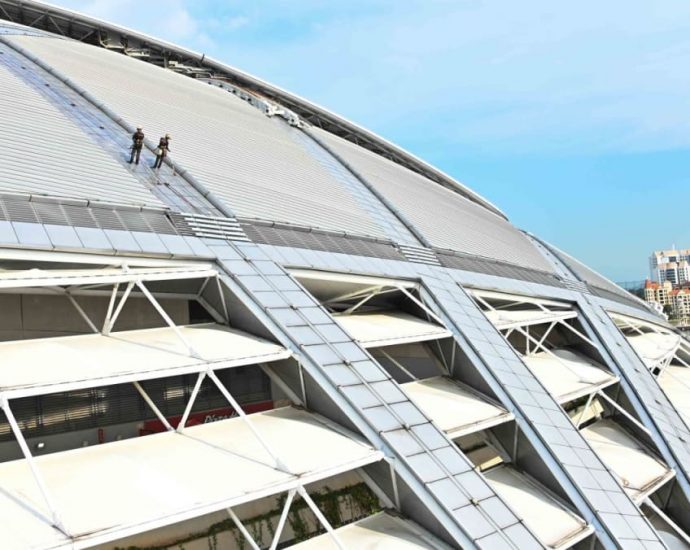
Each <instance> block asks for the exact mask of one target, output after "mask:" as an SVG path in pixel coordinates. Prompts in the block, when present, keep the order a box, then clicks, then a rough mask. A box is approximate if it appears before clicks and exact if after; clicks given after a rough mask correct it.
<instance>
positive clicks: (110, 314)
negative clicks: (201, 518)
mask: <svg viewBox="0 0 690 550" xmlns="http://www.w3.org/2000/svg"><path fill="white" fill-rule="evenodd" d="M200 278H201V279H202V280H203V282H202V283H201V284H200V286H199V290H198V291H197V294H196V298H197V299H198V300H200V301H202V297H201V296H202V293H203V292H204V290H205V289H206V288H207V286H208V285H209V284H214V285H218V286H217V290H218V292H219V295H220V301H221V302H222V312H218V311H214V316H215V317H218V318H220V319H221V320H222V321H224V322H225V323H227V322H228V321H229V319H228V310H227V304H226V303H225V300H224V298H223V292H222V287H221V282H220V280H219V279H218V273H217V272H216V271H215V270H213V269H211V268H209V267H208V266H189V267H175V268H171V269H167V268H151V269H145V268H143V269H142V268H133V269H130V268H128V267H127V265H123V266H121V267H120V268H119V269H118V268H108V269H101V270H69V271H65V270H49V271H36V270H32V271H30V272H23V273H11V272H7V273H4V274H2V275H0V286H1V287H2V288H4V289H27V288H31V287H44V288H48V289H50V290H53V291H55V292H61V293H63V294H65V295H66V296H67V297H68V299H69V300H70V303H71V304H72V305H73V306H74V307H75V309H76V310H77V311H78V313H79V315H80V316H81V317H82V318H83V320H84V321H85V322H86V323H87V324H88V326H89V327H90V329H91V330H92V332H94V333H100V334H102V335H104V336H108V335H110V334H111V333H112V331H113V329H114V327H115V324H116V322H117V320H118V317H119V316H120V314H121V312H122V310H123V308H124V306H125V304H126V302H127V300H128V299H129V298H130V297H131V295H132V291H133V289H134V288H137V289H139V291H140V292H141V293H142V294H143V296H144V297H145V298H146V299H147V300H148V301H149V303H150V304H151V305H152V306H153V307H154V308H155V310H156V311H157V312H158V314H159V315H160V316H161V318H162V319H163V320H164V322H165V324H166V325H167V326H168V327H170V328H171V329H172V330H173V331H174V332H175V335H176V336H177V338H178V339H179V341H180V342H181V343H182V344H183V345H184V346H185V348H186V349H187V350H188V352H189V354H190V355H191V356H192V357H195V358H198V359H201V357H200V354H199V353H198V352H197V350H196V349H194V347H193V345H192V344H191V343H190V342H189V341H188V340H187V339H186V338H185V337H184V335H183V334H182V333H181V332H180V330H179V327H178V326H177V325H176V324H175V323H174V321H173V320H172V319H171V318H170V316H169V315H168V314H167V312H166V311H165V309H164V308H163V307H162V306H161V305H160V303H159V302H158V300H157V299H156V298H155V297H154V295H153V294H152V293H151V292H150V291H149V289H148V288H147V286H146V284H145V283H146V282H151V281H165V280H179V279H200ZM121 285H126V286H125V287H124V290H122V289H121ZM107 286H112V288H111V290H110V291H109V294H110V299H109V303H108V308H107V311H106V314H105V318H104V319H103V321H102V323H99V324H100V327H101V328H98V327H97V326H96V322H95V321H94V320H92V319H91V318H90V317H89V316H88V315H87V313H86V312H85V311H84V309H83V308H82V307H81V306H80V305H79V303H78V302H77V300H76V299H75V298H74V296H73V294H74V293H78V292H80V291H82V290H89V291H93V290H97V289H101V288H104V287H107ZM203 303H204V305H205V306H206V307H210V304H208V303H207V302H205V301H204V302H203ZM284 356H289V353H288V352H287V351H286V353H285V355H284ZM217 368H221V366H215V365H213V364H209V365H205V366H201V367H200V370H199V372H198V376H197V380H196V383H195V385H194V388H193V391H192V393H191V395H190V397H189V399H188V401H187V404H186V406H185V410H184V414H183V415H182V419H181V420H180V422H179V423H178V425H177V426H176V427H174V426H172V425H171V423H170V422H169V421H168V420H167V418H166V417H165V416H164V415H163V413H162V412H161V411H160V409H159V408H158V407H157V406H156V404H155V403H154V401H153V400H152V399H151V397H150V395H149V394H148V393H147V392H146V390H145V389H144V388H143V387H142V385H141V384H140V382H139V380H137V375H136V374H133V375H130V376H128V377H127V380H128V381H130V382H131V383H132V384H133V385H134V387H135V388H136V390H137V392H139V394H140V395H141V396H142V398H143V399H144V401H145V402H146V403H147V404H148V405H149V407H150V408H151V410H152V411H153V413H154V414H155V416H156V418H157V419H158V420H160V421H161V423H162V424H163V426H165V428H166V430H167V431H168V432H177V433H179V434H185V433H186V429H187V427H186V424H187V420H188V418H189V415H190V413H191V411H192V408H193V406H194V403H195V401H196V398H197V396H198V394H199V390H200V388H201V384H202V382H203V381H204V380H205V379H206V378H208V379H209V380H211V382H212V383H213V384H214V385H215V386H216V387H217V388H218V390H219V391H220V392H221V394H222V395H223V396H224V398H225V399H226V401H227V402H228V404H229V405H230V406H231V407H232V408H233V409H234V410H235V411H236V412H237V414H238V416H239V417H240V419H241V420H242V422H243V423H244V424H245V425H246V426H247V427H248V428H249V430H250V432H251V433H252V434H253V436H254V438H255V439H256V441H257V442H258V443H259V444H260V445H261V447H262V448H263V449H264V450H265V451H266V452H267V453H268V455H269V456H270V457H271V459H272V460H273V462H274V468H275V469H276V470H278V471H282V472H285V473H288V474H291V475H292V474H293V472H291V471H290V469H289V467H288V466H286V465H285V464H284V463H283V462H282V461H281V459H280V457H279V455H278V454H277V453H276V451H275V450H274V449H273V448H272V447H271V445H270V444H269V443H268V441H267V440H266V438H265V437H264V436H263V435H262V433H261V431H260V430H259V429H258V428H257V426H256V425H255V424H254V422H253V421H252V419H251V417H250V416H249V415H247V414H246V413H245V412H244V410H243V409H242V407H241V405H240V404H239V403H238V402H237V400H236V399H235V397H234V396H233V395H232V393H231V392H230V390H229V389H228V388H227V387H226V386H225V385H224V384H223V383H222V381H221V380H220V378H219V377H218V376H217V374H216V372H215V370H217ZM262 368H263V370H264V371H265V372H266V373H267V374H268V375H269V376H270V377H271V378H272V379H274V380H276V381H279V380H280V378H279V377H277V375H276V373H275V372H274V371H273V369H272V368H271V367H268V366H266V365H262ZM123 381H125V380H124V379H118V382H123ZM84 384H86V385H87V386H88V385H89V381H85V382H84ZM282 386H285V384H284V383H283V384H282ZM285 387H286V386H285ZM36 393H38V392H36V391H34V394H36ZM290 393H291V394H292V392H290ZM292 396H293V397H295V400H296V402H297V403H298V404H301V403H303V402H304V401H303V400H301V399H299V398H298V397H297V396H296V395H294V394H293V395H292ZM16 397H18V394H10V393H8V392H0V408H2V410H3V411H4V413H5V415H6V417H7V419H8V422H9V424H10V427H11V430H12V433H13V435H14V436H15V438H16V440H17V442H18V443H19V446H20V448H21V450H22V454H23V456H24V458H25V460H26V462H27V464H28V465H29V468H30V470H31V474H32V477H33V479H34V481H35V483H36V485H37V486H38V488H39V490H40V493H41V495H42V497H43V499H44V502H45V504H46V506H47V508H48V510H49V511H50V514H51V518H50V524H52V525H53V526H54V527H55V528H57V529H58V530H60V531H61V532H62V533H63V534H64V535H65V536H67V537H69V536H70V533H69V532H68V530H67V529H66V527H65V525H64V522H63V521H62V519H61V516H60V513H59V510H58V507H57V506H56V505H55V501H54V499H53V498H52V496H51V493H50V491H49V489H48V487H47V486H46V483H45V481H44V478H43V476H42V473H41V470H40V468H39V466H38V464H37V463H36V461H35V458H34V456H33V455H32V453H31V450H30V449H29V446H28V444H27V442H26V439H25V438H24V435H23V434H22V432H21V429H20V427H19V425H18V424H17V421H16V419H15V416H14V414H13V411H12V407H11V405H10V398H16ZM380 458H381V456H379V459H380ZM369 462H370V461H369ZM306 482H309V480H305V481H300V480H299V478H297V482H296V483H292V484H291V485H290V488H289V489H288V490H287V495H288V497H287V500H286V503H285V507H284V510H283V512H282V514H281V518H280V521H279V525H278V528H277V529H276V532H275V535H274V538H273V542H272V544H271V548H276V547H277V545H278V542H279V540H280V536H281V534H282V531H283V528H284V526H285V521H286V518H287V513H288V511H289V508H290V504H291V502H292V501H293V499H294V498H295V496H297V495H299V496H300V497H301V498H302V499H304V501H305V502H306V504H307V505H308V506H309V508H310V509H311V510H312V512H313V513H314V515H315V516H316V518H317V520H318V522H319V524H320V525H321V526H322V527H323V528H324V529H325V530H326V532H327V533H328V535H329V536H330V537H331V539H332V540H333V542H334V544H335V545H336V546H337V547H338V548H341V549H343V548H344V546H343V544H342V543H341V542H340V540H339V538H338V534H337V531H336V530H334V529H333V527H332V526H331V525H330V523H329V522H328V521H327V519H326V518H325V516H324V515H323V513H322V512H321V511H320V510H319V509H318V507H317V506H316V503H315V502H314V501H313V499H312V498H311V497H310V496H309V494H308V492H307V491H306V489H305V488H304V486H303V483H306ZM378 492H380V490H378ZM227 511H228V514H229V516H230V518H231V519H232V520H233V522H234V523H235V525H237V527H238V529H239V531H240V532H241V533H242V535H243V537H244V538H245V540H246V542H247V543H248V544H249V546H250V547H251V548H254V549H258V548H259V545H258V544H257V542H256V541H255V540H254V539H253V538H252V536H251V534H250V533H249V532H248V531H247V529H246V528H245V527H244V526H243V525H242V523H241V521H240V520H239V518H238V517H237V515H236V514H235V512H234V511H233V510H232V508H228V509H227ZM84 544H87V543H84ZM75 547H82V544H80V543H77V544H76V546H75Z"/></svg>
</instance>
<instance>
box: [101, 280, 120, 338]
mask: <svg viewBox="0 0 690 550" xmlns="http://www.w3.org/2000/svg"><path fill="white" fill-rule="evenodd" d="M118 290H120V283H115V284H114V285H113V292H112V294H111V295H110V300H109V301H108V311H107V312H106V314H105V320H104V321H103V329H102V332H103V333H105V329H106V326H107V325H108V321H109V320H110V318H111V317H112V315H113V308H114V307H115V300H117V291H118Z"/></svg>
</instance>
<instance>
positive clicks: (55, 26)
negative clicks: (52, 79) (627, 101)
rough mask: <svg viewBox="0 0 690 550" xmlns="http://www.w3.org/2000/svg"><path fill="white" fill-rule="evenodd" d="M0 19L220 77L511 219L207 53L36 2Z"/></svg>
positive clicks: (367, 135)
mask: <svg viewBox="0 0 690 550" xmlns="http://www.w3.org/2000/svg"><path fill="white" fill-rule="evenodd" d="M0 19H5V20H8V21H12V22H15V23H20V24H22V25H27V26H30V27H33V28H38V29H44V30H46V31H48V32H52V33H57V34H60V35H62V36H69V37H70V38H75V39H77V40H82V41H89V42H92V43H97V44H99V45H101V46H103V47H109V48H112V49H118V50H119V51H121V52H122V53H128V52H132V53H134V54H135V55H136V57H137V58H139V59H144V60H146V61H150V62H154V63H157V64H161V65H164V66H166V67H167V68H172V67H173V65H175V66H176V70H179V71H180V72H186V73H187V74H190V75H194V76H215V77H219V78H223V79H225V80H228V81H230V82H233V83H236V84H238V85H240V86H242V87H245V88H247V89H249V90H252V91H255V92H258V93H259V94H261V95H263V96H265V97H267V98H270V99H272V100H274V101H276V102H278V103H279V104H281V105H283V106H285V107H287V108H289V109H291V110H292V111H294V112H295V113H296V114H298V115H299V116H300V117H301V118H302V119H304V120H305V121H307V122H309V123H310V124H313V125H315V126H318V127H320V128H323V129H325V130H327V131H329V132H331V133H333V134H335V135H338V136H339V137H342V138H344V139H346V140H348V141H352V142H353V143H357V144H358V145H360V146H361V147H364V148H366V149H369V150H371V151H374V152H376V153H377V154H380V155H382V156H384V157H385V158H388V159H389V160H392V161H393V162H396V163H398V164H401V165H403V166H405V167H407V168H409V169H411V170H413V171H415V172H418V173H420V174H422V175H424V176H425V177H427V178H428V179H430V180H432V181H435V182H436V183H438V184H441V185H443V186H445V187H448V188H449V189H451V190H453V191H455V192H457V193H460V194H461V195H463V196H464V197H466V198H468V199H469V200H471V201H473V202H476V203H477V204H480V205H482V206H483V207H484V208H486V209H488V210H490V211H492V212H494V213H495V214H497V215H500V216H501V217H503V218H506V216H505V214H504V213H503V212H501V210H500V209H498V208H497V207H496V206H495V205H493V204H492V203H491V202H489V201H488V200H486V199H485V198H483V197H481V196H480V195H478V194H477V193H475V192H474V191H472V190H471V189H469V188H467V187H465V186H464V185H462V184H460V183H459V182H457V181H456V180H454V179H453V178H451V177H450V176H449V175H448V174H445V173H444V172H442V171H441V170H439V169H438V168H436V167H434V166H431V165H430V164H428V163H426V162H425V161H423V160H422V159H420V158H418V157H416V156H415V155H413V154H411V153H410V152H408V151H405V150H404V149H402V148H401V147H398V146H397V145H395V144H393V143H391V142H389V141H387V140H386V139H384V138H382V137H381V136H378V135H376V134H375V133H373V132H371V131H369V130H367V129H365V128H362V127H361V126H359V125H357V124H355V123H354V122H351V121H349V120H347V119H345V118H343V117H342V116H339V115H337V114H335V113H333V112H331V111H329V110H327V109H325V108H323V107H321V106H319V105H316V104H314V103H312V102H310V101H308V100H306V99H304V98H302V97H300V96H297V95H295V94H293V93H290V92H288V91H286V90H283V89H281V88H279V87H277V86H274V85H272V84H269V83H268V82H265V81H264V80H261V79H260V78H257V77H255V76H253V75H250V74H248V73H246V72H244V71H241V70H239V69H237V68H235V67H232V66H230V65H227V64H225V63H223V62H221V61H218V60H215V59H213V58H210V57H207V56H206V55H205V54H200V53H198V52H194V51H191V50H188V49H186V48H183V47H181V46H177V45H175V44H171V43H169V42H166V41H164V40H159V39H157V38H153V37H151V36H148V35H146V34H144V33H140V32H137V31H134V30H131V29H127V28H125V27H121V26H119V25H114V24H112V23H108V22H105V21H102V20H100V19H96V18H93V17H89V16H86V15H83V14H80V13H78V12H75V11H72V10H67V9H64V8H60V7H57V6H53V5H50V4H46V3H43V2H36V1H34V0H0Z"/></svg>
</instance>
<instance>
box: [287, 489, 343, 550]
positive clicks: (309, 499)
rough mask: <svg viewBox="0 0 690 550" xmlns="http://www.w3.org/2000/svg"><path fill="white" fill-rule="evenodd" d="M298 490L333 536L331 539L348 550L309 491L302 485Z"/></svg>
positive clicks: (341, 547) (339, 546)
mask: <svg viewBox="0 0 690 550" xmlns="http://www.w3.org/2000/svg"><path fill="white" fill-rule="evenodd" d="M297 492H298V493H299V494H300V496H301V497H302V498H303V499H304V501H305V502H306V503H307V506H309V508H310V509H311V511H312V512H314V515H315V516H316V519H318V520H319V523H320V524H321V525H323V528H324V529H326V531H327V532H328V534H329V535H330V536H331V539H332V540H333V542H334V543H335V544H336V546H337V547H338V548H340V550H346V548H345V546H344V545H343V543H342V542H340V539H339V538H338V535H337V534H336V532H335V530H334V529H333V527H332V526H331V524H330V523H328V520H327V519H326V516H324V515H323V514H322V513H321V510H319V507H318V506H317V505H316V503H315V502H314V501H313V500H312V498H311V497H310V496H309V493H307V491H306V490H305V489H304V487H302V486H301V485H300V486H299V487H297Z"/></svg>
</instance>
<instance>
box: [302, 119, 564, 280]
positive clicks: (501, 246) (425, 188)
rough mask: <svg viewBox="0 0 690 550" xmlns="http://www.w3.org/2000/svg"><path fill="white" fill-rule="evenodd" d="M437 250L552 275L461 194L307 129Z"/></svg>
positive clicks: (514, 234) (515, 235)
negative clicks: (477, 257)
mask: <svg viewBox="0 0 690 550" xmlns="http://www.w3.org/2000/svg"><path fill="white" fill-rule="evenodd" d="M310 132H313V133H314V135H316V136H317V137H318V138H319V139H321V140H323V141H324V142H326V143H327V144H328V146H330V147H331V148H332V149H333V150H334V151H335V152H336V153H337V154H338V155H339V156H341V157H342V158H343V160H344V161H345V162H347V163H348V164H349V165H350V166H352V168H353V169H354V170H356V171H357V172H358V173H359V174H360V175H361V176H362V177H364V178H365V179H366V180H367V181H368V182H369V183H370V184H371V185H373V186H374V188H376V190H377V191H378V192H379V193H381V194H382V195H383V196H384V197H385V198H386V199H387V200H389V201H390V202H391V203H392V204H393V206H394V207H395V208H396V209H398V210H399V211H400V212H401V213H402V214H403V215H404V216H405V217H406V218H407V219H408V220H410V222H411V223H413V224H414V225H415V226H416V228H417V229H418V230H419V231H420V232H421V233H422V234H423V235H424V236H425V237H426V238H427V239H428V240H429V241H430V242H431V244H432V245H434V246H436V247H439V248H447V249H451V250H456V251H458V252H465V253H468V254H476V255H478V256H483V257H486V258H493V259H496V260H502V261H504V262H509V263H513V264H517V265H521V266H524V267H529V268H532V269H538V270H542V271H548V272H552V271H553V269H552V268H551V266H550V265H549V264H548V263H547V262H546V261H545V260H544V258H543V257H542V256H541V254H539V252H538V251H537V250H536V249H535V248H534V246H533V245H532V243H530V242H529V240H528V239H527V238H526V237H525V236H524V235H523V234H522V233H521V232H520V231H518V230H517V229H516V228H515V227H513V226H512V225H511V224H510V223H509V222H507V221H506V220H504V219H503V218H501V217H499V216H497V215H496V214H493V213H491V212H490V211H489V210H487V209H485V208H483V207H481V206H479V205H477V204H476V203H473V202H471V201H469V200H467V199H466V198H464V197H462V196H461V195H460V194H459V193H454V192H453V191H451V190H449V189H447V188H445V187H443V186H441V185H439V184H437V183H434V182H432V181H430V180H428V179H426V178H424V177H423V176H421V175H419V174H417V173H415V172H412V171H410V170H408V169H407V168H404V167H402V166H400V165H398V164H395V163H393V162H391V161H389V160H386V159H384V158H383V157H380V156H378V155H376V154H374V153H372V152H370V151H367V150H366V149H363V148H361V147H358V146H357V145H354V144H352V143H350V142H347V141H345V140H343V139H340V138H338V137H336V136H333V135H331V134H328V133H327V132H324V131H323V130H319V129H316V128H314V129H311V130H310Z"/></svg>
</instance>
